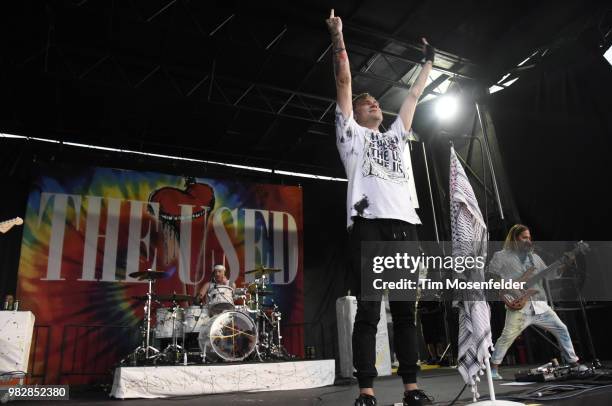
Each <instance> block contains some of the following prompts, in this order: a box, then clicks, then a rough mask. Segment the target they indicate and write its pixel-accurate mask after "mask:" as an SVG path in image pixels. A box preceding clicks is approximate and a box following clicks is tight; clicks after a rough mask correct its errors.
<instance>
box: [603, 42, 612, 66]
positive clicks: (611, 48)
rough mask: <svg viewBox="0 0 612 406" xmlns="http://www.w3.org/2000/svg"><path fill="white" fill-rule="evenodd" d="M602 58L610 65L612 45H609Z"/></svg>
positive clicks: (611, 61)
mask: <svg viewBox="0 0 612 406" xmlns="http://www.w3.org/2000/svg"><path fill="white" fill-rule="evenodd" d="M604 58H606V61H608V63H609V64H610V65H612V46H610V48H608V50H607V51H606V52H605V53H604Z"/></svg>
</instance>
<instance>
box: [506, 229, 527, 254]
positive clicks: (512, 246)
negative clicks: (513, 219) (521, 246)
mask: <svg viewBox="0 0 612 406" xmlns="http://www.w3.org/2000/svg"><path fill="white" fill-rule="evenodd" d="M526 230H529V227H527V226H526V225H523V224H515V225H513V226H512V227H511V228H510V231H508V234H507V235H506V240H505V241H504V249H507V250H513V251H516V250H518V244H517V241H518V236H519V235H521V233H522V232H523V231H526ZM530 231H531V230H530Z"/></svg>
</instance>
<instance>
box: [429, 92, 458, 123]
mask: <svg viewBox="0 0 612 406" xmlns="http://www.w3.org/2000/svg"><path fill="white" fill-rule="evenodd" d="M435 110H436V115H437V116H438V118H440V119H441V120H449V119H451V118H453V117H454V116H455V115H456V114H457V111H458V110H459V102H458V101H457V98H456V97H455V96H440V97H439V98H438V100H437V101H436V107H435Z"/></svg>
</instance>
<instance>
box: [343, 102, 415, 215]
mask: <svg viewBox="0 0 612 406" xmlns="http://www.w3.org/2000/svg"><path fill="white" fill-rule="evenodd" d="M409 135H410V132H407V131H406V130H405V129H404V123H403V122H402V120H401V118H400V117H399V116H398V117H397V119H396V120H395V121H394V122H393V124H392V125H391V128H390V129H389V131H387V132H385V133H380V132H377V131H374V130H371V129H369V128H366V127H362V126H360V125H359V124H357V122H356V121H355V119H354V118H353V113H351V115H350V116H349V117H348V118H345V117H344V115H343V114H342V111H341V110H340V108H339V107H338V106H336V145H337V146H338V152H340V159H342V163H343V164H344V169H345V171H346V176H347V178H348V193H347V199H346V203H347V226H349V227H350V226H351V224H352V223H353V221H352V219H351V217H353V216H360V217H364V218H368V219H375V218H385V219H397V220H403V221H406V222H408V223H411V224H421V220H420V219H419V216H418V215H417V213H416V210H415V209H414V206H415V205H414V204H413V202H412V198H411V197H410V189H409V174H408V171H407V170H406V165H405V163H404V149H405V147H406V143H407V142H408V137H409ZM407 156H408V157H409V155H407ZM408 159H409V158H408Z"/></svg>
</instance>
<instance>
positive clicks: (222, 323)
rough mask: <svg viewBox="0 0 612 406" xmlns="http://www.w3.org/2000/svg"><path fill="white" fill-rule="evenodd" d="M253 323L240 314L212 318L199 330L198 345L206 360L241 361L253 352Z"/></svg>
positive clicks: (255, 335) (232, 313) (254, 328)
mask: <svg viewBox="0 0 612 406" xmlns="http://www.w3.org/2000/svg"><path fill="white" fill-rule="evenodd" d="M256 338H257V328H256V327H255V322H253V319H251V318H250V317H249V316H247V315H246V314H244V313H242V312H224V313H221V314H218V315H216V316H214V317H212V318H211V319H210V320H208V322H207V323H206V324H205V325H204V326H203V327H202V329H201V330H200V335H199V336H198V343H199V345H200V350H201V351H202V355H203V356H204V357H205V359H206V360H213V361H218V360H223V361H242V360H244V359H245V358H247V357H248V356H249V355H251V353H252V352H253V351H254V350H255V344H256Z"/></svg>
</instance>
